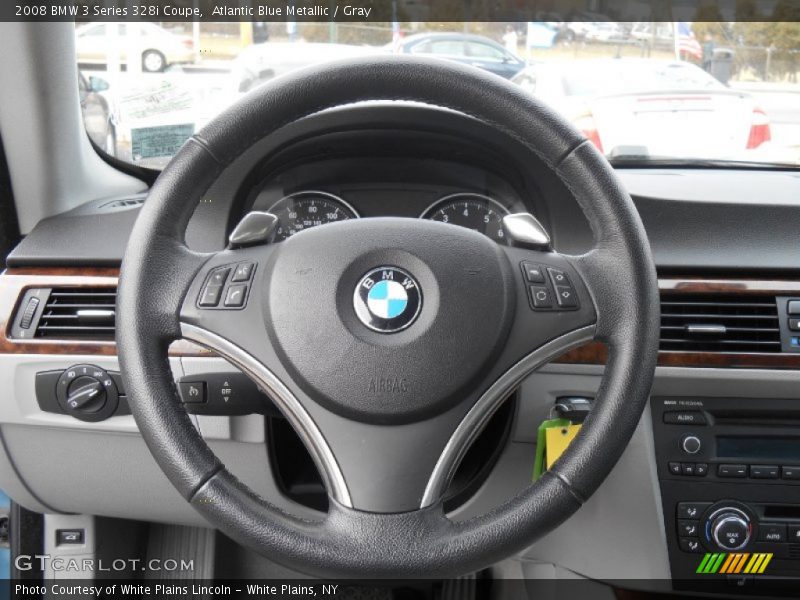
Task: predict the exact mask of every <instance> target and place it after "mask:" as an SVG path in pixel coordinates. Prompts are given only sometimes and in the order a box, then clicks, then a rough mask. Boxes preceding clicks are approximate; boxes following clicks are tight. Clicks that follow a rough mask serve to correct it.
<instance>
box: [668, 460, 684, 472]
mask: <svg viewBox="0 0 800 600" xmlns="http://www.w3.org/2000/svg"><path fill="white" fill-rule="evenodd" d="M668 466H669V472H670V473H672V474H673V475H680V474H681V463H679V462H671V463H669V465H668Z"/></svg>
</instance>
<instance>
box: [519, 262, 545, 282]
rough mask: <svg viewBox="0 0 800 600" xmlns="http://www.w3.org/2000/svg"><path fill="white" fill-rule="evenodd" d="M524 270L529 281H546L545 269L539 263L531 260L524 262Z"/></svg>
mask: <svg viewBox="0 0 800 600" xmlns="http://www.w3.org/2000/svg"><path fill="white" fill-rule="evenodd" d="M522 272H523V273H525V279H527V281H528V283H544V281H545V280H544V271H543V270H542V267H540V266H539V265H535V264H533V263H529V262H527V261H526V262H523V263H522Z"/></svg>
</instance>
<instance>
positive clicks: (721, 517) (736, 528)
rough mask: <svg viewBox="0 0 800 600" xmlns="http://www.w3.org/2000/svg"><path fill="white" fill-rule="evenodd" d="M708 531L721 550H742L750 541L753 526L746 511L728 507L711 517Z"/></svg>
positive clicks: (717, 511) (715, 512)
mask: <svg viewBox="0 0 800 600" xmlns="http://www.w3.org/2000/svg"><path fill="white" fill-rule="evenodd" d="M708 531H709V532H710V534H711V540H712V541H713V542H714V543H715V544H716V545H717V546H718V547H719V548H720V550H741V549H742V548H744V547H745V546H747V544H748V542H749V541H750V538H751V536H752V533H753V526H752V524H751V523H750V517H749V516H747V514H745V512H744V511H742V510H739V509H738V508H733V507H726V508H720V509H719V510H716V511H714V512H713V513H712V514H711V515H710V516H709V518H708Z"/></svg>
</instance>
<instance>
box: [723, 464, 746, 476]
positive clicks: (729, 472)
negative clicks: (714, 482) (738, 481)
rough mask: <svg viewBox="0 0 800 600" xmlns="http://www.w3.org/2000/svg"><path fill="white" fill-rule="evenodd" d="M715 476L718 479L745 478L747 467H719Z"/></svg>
mask: <svg viewBox="0 0 800 600" xmlns="http://www.w3.org/2000/svg"><path fill="white" fill-rule="evenodd" d="M717 475H719V476H720V477H737V478H742V477H747V465H720V466H719V469H718V470H717Z"/></svg>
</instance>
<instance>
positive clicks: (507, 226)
mask: <svg viewBox="0 0 800 600" xmlns="http://www.w3.org/2000/svg"><path fill="white" fill-rule="evenodd" d="M502 227H503V233H504V234H505V237H506V239H507V240H508V242H509V244H511V245H512V246H517V247H522V248H532V249H533V250H542V251H543V252H548V251H550V250H552V249H553V247H552V245H551V243H550V236H549V235H548V233H547V231H546V230H545V228H544V227H542V224H541V223H539V221H537V220H536V217H534V216H533V215H532V214H530V213H517V214H513V215H506V216H505V217H503V221H502Z"/></svg>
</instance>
